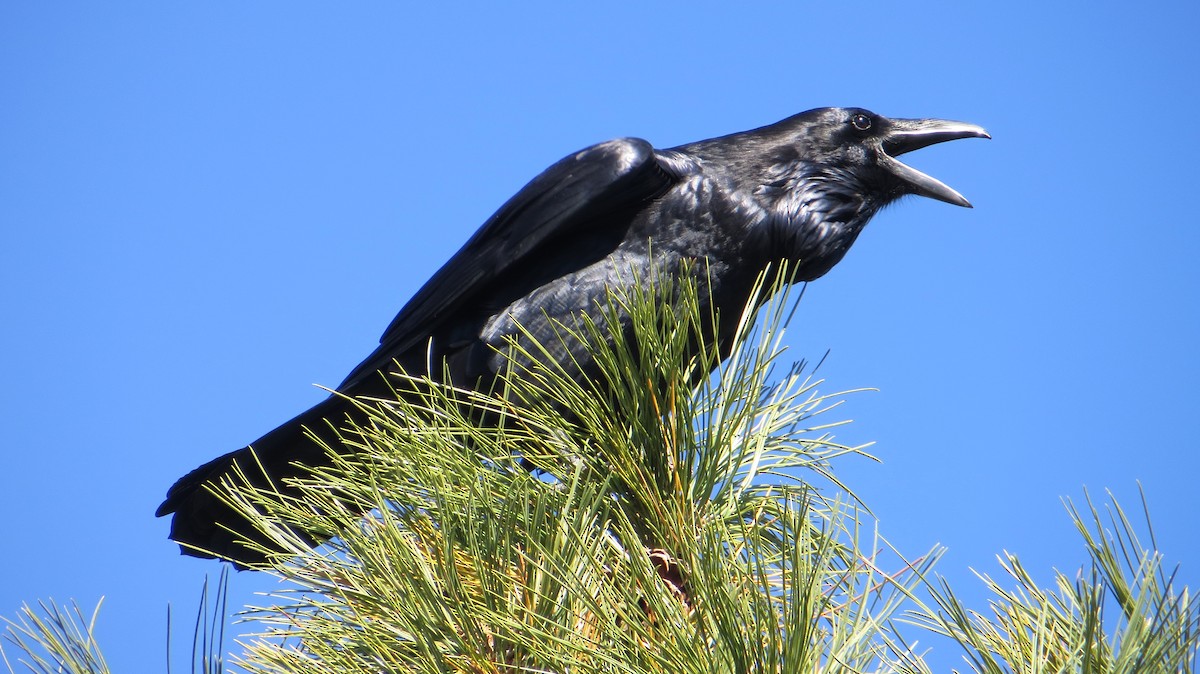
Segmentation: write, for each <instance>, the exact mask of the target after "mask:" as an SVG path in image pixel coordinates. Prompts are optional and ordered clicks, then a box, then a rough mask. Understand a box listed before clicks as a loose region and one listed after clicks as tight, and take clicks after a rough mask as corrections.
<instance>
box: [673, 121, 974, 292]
mask: <svg viewBox="0 0 1200 674" xmlns="http://www.w3.org/2000/svg"><path fill="white" fill-rule="evenodd" d="M959 138H990V136H988V134H987V132H986V131H984V130H983V128H982V127H979V126H976V125H974V124H967V123H965V122H951V121H947V120H942V119H888V118H887V117H884V116H882V115H877V114H875V113H873V112H871V111H869V110H864V109H862V108H818V109H816V110H809V111H808V112H802V113H800V114H798V115H794V116H792V117H789V118H787V119H785V120H783V121H781V122H777V123H775V124H772V125H770V126H765V127H762V128H759V129H754V130H752V131H747V132H744V133H738V134H733V135H731V136H725V137H722V138H715V139H713V140H710V141H703V142H700V143H695V144H693V145H690V146H685V147H683V148H681V149H683V150H684V151H685V152H688V153H690V154H692V155H693V156H695V157H696V158H698V159H699V160H700V163H701V165H702V166H704V171H705V172H706V173H709V174H712V175H715V176H718V177H719V178H718V179H720V180H724V181H726V183H727V184H729V185H730V186H732V187H733V188H734V190H735V191H736V192H738V193H740V194H742V195H745V196H746V197H747V198H748V199H747V200H748V201H750V202H753V203H754V204H756V205H757V207H758V208H759V209H761V210H760V211H759V212H760V213H763V214H765V217H763V218H762V219H761V220H756V221H755V222H754V224H752V225H751V227H752V230H751V231H753V232H758V233H762V234H764V235H765V236H762V237H751V240H753V241H757V242H759V244H760V245H759V246H758V248H761V249H762V250H763V251H764V252H766V253H767V254H768V255H771V256H782V257H785V258H788V259H793V260H801V261H803V264H804V268H803V269H802V270H801V275H802V277H803V278H805V279H811V278H816V277H817V276H820V275H821V274H824V273H825V272H826V271H828V270H829V269H830V268H831V267H832V266H833V265H834V264H836V263H837V262H838V260H840V259H841V258H842V256H843V255H844V254H845V252H846V250H847V249H848V248H849V247H850V245H851V244H852V243H853V242H854V240H855V238H856V237H857V236H858V233H859V232H860V231H861V230H862V228H863V226H865V225H866V224H867V221H868V220H870V219H871V217H872V216H873V215H874V214H875V213H877V212H878V211H879V209H881V208H883V207H884V206H886V205H887V204H889V203H891V202H893V201H895V200H896V199H899V198H900V197H903V196H905V195H908V194H916V195H920V196H924V197H929V198H931V199H937V200H939V201H945V202H946V203H950V204H954V205H956V206H966V207H970V205H971V204H970V202H968V201H967V200H966V199H965V198H964V197H963V196H962V195H961V194H959V193H958V192H956V191H955V190H953V189H952V188H950V187H949V186H948V185H946V184H945V183H943V182H941V181H940V180H938V179H936V178H934V177H932V176H929V175H926V174H924V173H922V172H920V171H918V170H917V169H915V168H912V167H911V166H909V165H907V164H905V163H903V162H901V161H900V159H899V157H900V156H901V155H903V154H905V153H908V152H912V151H913V150H919V149H921V148H923V147H928V146H930V145H933V144H935V143H942V142H945V141H948V140H956V139H959Z"/></svg>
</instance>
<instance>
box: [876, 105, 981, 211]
mask: <svg viewBox="0 0 1200 674" xmlns="http://www.w3.org/2000/svg"><path fill="white" fill-rule="evenodd" d="M959 138H991V136H989V135H988V132H987V131H984V130H983V127H981V126H976V125H974V124H967V123H966V122H951V121H949V120H945V119H893V120H891V127H890V128H889V129H888V133H887V135H886V136H885V137H884V139H883V151H884V153H885V155H884V158H883V161H882V164H883V166H884V167H885V168H887V169H888V170H889V171H891V172H892V173H893V174H895V175H896V177H898V178H900V179H901V180H903V181H904V182H905V183H907V184H908V185H909V186H910V187H911V188H912V191H913V192H914V193H916V194H919V195H921V196H923V197H929V198H930V199H937V200H938V201H944V202H946V203H948V204H954V205H955V206H963V207H965V208H971V202H969V201H967V200H966V199H965V198H963V195H961V194H959V193H958V192H956V191H954V189H953V188H951V187H950V186H949V185H947V184H946V183H944V182H942V181H940V180H938V179H937V178H934V177H933V176H929V175H925V174H924V173H921V172H920V171H918V170H916V169H915V168H913V167H911V166H909V165H907V164H905V163H903V162H901V161H900V160H899V159H896V157H899V156H900V155H902V154H904V153H905V152H912V151H913V150H920V149H921V148H923V147H929V146H930V145H934V144H935V143H944V142H946V141H948V140H958V139H959Z"/></svg>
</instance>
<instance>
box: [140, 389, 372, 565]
mask: <svg viewBox="0 0 1200 674" xmlns="http://www.w3.org/2000/svg"><path fill="white" fill-rule="evenodd" d="M355 409H356V408H355V407H354V405H353V404H352V403H351V402H349V401H348V400H346V399H345V398H343V397H341V396H337V395H335V396H330V397H329V398H327V399H326V400H325V401H323V402H321V403H320V404H318V405H316V406H315V407H313V408H311V409H309V410H308V411H306V412H304V413H303V414H300V415H299V416H297V417H296V418H294V419H292V420H291V421H289V422H287V423H285V424H283V425H282V426H280V427H278V428H276V429H275V430H273V431H271V432H270V433H268V434H266V435H264V436H263V437H261V438H259V439H258V440H257V441H255V442H253V443H251V445H250V446H247V447H242V448H241V449H237V450H234V451H232V452H229V453H228V454H225V455H223V456H219V457H217V458H216V459H213V460H212V461H209V462H208V463H206V464H204V465H202V466H200V467H199V468H196V469H195V470H193V471H191V472H190V473H188V474H187V475H184V476H183V477H182V478H180V479H179V480H178V481H177V482H175V484H174V485H172V486H171V488H170V489H169V490H168V491H167V497H166V499H165V500H164V501H163V502H162V504H161V505H160V506H158V510H157V511H155V513H154V514H155V516H157V517H163V516H166V515H170V514H172V513H173V514H174V517H173V518H172V520H171V536H170V537H171V540H174V541H175V542H176V543H179V548H180V551H181V552H182V553H183V554H185V555H191V556H193V557H205V558H212V557H221V558H224V559H229V560H232V561H234V562H235V563H236V564H237V565H238V566H240V567H244V566H246V565H248V564H253V563H257V562H262V561H264V555H263V554H262V553H261V552H258V551H256V550H254V549H252V548H250V547H247V546H246V541H252V542H254V543H258V544H260V545H264V546H267V547H270V545H269V541H267V540H265V538H264V537H263V536H262V535H261V534H260V533H259V532H258V531H257V530H256V529H255V528H254V526H253V525H252V524H251V523H250V521H249V520H247V519H246V518H245V517H244V516H243V515H242V514H241V513H239V512H238V511H237V510H235V509H234V508H232V507H231V506H230V505H229V504H228V503H226V502H225V501H224V500H223V499H222V498H221V497H220V496H218V495H217V494H214V493H213V491H212V490H213V489H220V487H219V486H218V485H220V483H221V481H222V478H227V477H232V476H233V475H234V471H235V465H236V467H237V468H238V469H240V471H241V473H242V474H243V475H244V476H245V477H246V479H247V480H248V481H249V482H250V483H251V484H253V485H254V486H256V487H264V488H265V487H267V486H268V485H269V486H271V487H272V488H274V489H275V490H277V491H278V492H279V493H281V494H284V495H287V494H288V493H289V492H291V491H294V488H292V487H290V486H289V481H290V480H289V478H295V477H299V476H303V475H306V474H307V473H308V472H309V470H310V469H312V468H319V467H322V466H325V465H328V464H329V456H328V454H327V453H326V451H325V450H324V448H323V447H321V445H320V444H319V443H318V442H316V441H314V439H313V437H311V436H315V437H317V438H319V439H320V440H321V441H323V442H324V443H326V444H328V445H329V446H331V447H337V446H339V445H340V440H339V439H338V437H337V434H336V433H335V432H334V430H333V428H332V427H331V426H330V423H331V422H332V423H334V424H335V425H339V426H340V425H343V424H344V422H346V421H347V419H348V418H350V419H352V418H354V417H356V416H359V415H358V414H355ZM268 476H269V478H268ZM268 479H269V481H268ZM298 533H301V535H302V536H303V535H304V534H303V532H298ZM306 538H307V537H306ZM314 543H315V541H314Z"/></svg>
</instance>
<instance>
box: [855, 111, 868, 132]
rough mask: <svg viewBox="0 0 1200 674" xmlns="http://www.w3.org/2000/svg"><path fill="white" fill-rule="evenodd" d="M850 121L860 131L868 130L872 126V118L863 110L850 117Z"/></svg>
mask: <svg viewBox="0 0 1200 674" xmlns="http://www.w3.org/2000/svg"><path fill="white" fill-rule="evenodd" d="M850 123H851V124H853V125H854V128H856V129H858V130H859V131H866V130H867V129H869V128H871V118H870V117H867V116H866V115H864V114H862V113H861V112H860V113H858V114H857V115H855V116H853V117H851V118H850Z"/></svg>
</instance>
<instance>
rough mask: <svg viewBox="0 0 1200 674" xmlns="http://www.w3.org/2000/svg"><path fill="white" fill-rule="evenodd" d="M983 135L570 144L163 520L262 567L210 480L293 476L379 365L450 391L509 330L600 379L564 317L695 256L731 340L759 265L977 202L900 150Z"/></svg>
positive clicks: (491, 363)
mask: <svg viewBox="0 0 1200 674" xmlns="http://www.w3.org/2000/svg"><path fill="white" fill-rule="evenodd" d="M989 137H990V136H988V134H987V132H986V131H984V130H983V129H982V128H981V127H978V126H975V125H973V124H966V123H963V122H952V121H945V120H938V119H888V118H886V117H883V116H880V115H877V114H874V113H872V112H870V111H868V110H864V109H861V108H820V109H815V110H809V111H808V112H803V113H800V114H798V115H794V116H792V117H789V118H787V119H784V120H783V121H780V122H777V123H775V124H771V125H769V126H764V127H761V128H758V129H754V130H751V131H745V132H742V133H735V134H731V135H728V136H722V137H719V138H713V139H710V140H703V141H700V142H696V143H690V144H687V145H681V146H679V147H676V148H672V149H669V150H656V149H654V148H653V147H652V146H651V145H650V143H648V142H646V141H644V140H641V139H637V138H622V139H618V140H612V141H608V142H605V143H600V144H598V145H593V146H591V147H589V148H586V149H584V150H580V151H579V152H576V153H575V154H572V155H570V156H568V157H566V158H565V159H562V160H561V161H559V162H558V163H556V164H554V165H553V166H551V167H550V168H548V169H546V170H545V171H544V172H543V173H542V174H541V175H539V176H537V177H536V178H534V179H533V181H532V182H530V183H529V184H528V185H526V186H525V187H524V188H523V189H522V190H521V191H520V192H518V193H517V194H516V196H514V197H512V198H511V199H510V200H509V201H508V202H507V203H505V204H504V205H503V206H502V207H501V208H500V210H499V211H497V212H496V214H495V215H493V216H492V217H491V218H490V219H489V220H488V221H487V222H485V223H484V225H483V226H482V227H481V228H480V229H479V231H478V232H476V233H475V235H474V236H472V237H471V238H470V239H469V240H468V241H467V243H466V244H465V245H464V246H463V247H462V249H461V250H459V251H458V252H457V253H456V254H455V255H454V256H453V257H452V258H450V260H449V261H448V262H447V263H446V264H445V265H444V266H443V267H442V268H441V269H440V270H438V271H437V273H435V274H434V275H433V277H432V278H431V279H430V280H429V281H428V282H427V283H426V284H425V285H424V286H423V287H422V288H421V289H420V290H419V291H417V294H416V295H414V296H413V298H412V299H411V300H409V302H408V304H406V305H405V306H404V308H403V309H401V310H400V313H399V314H398V315H397V316H396V318H395V320H393V321H392V323H391V325H389V326H388V327H387V330H386V331H384V333H383V337H382V339H381V340H380V345H379V348H377V349H376V350H375V351H374V352H373V353H372V354H371V355H369V356H367V358H366V360H364V361H363V362H362V363H361V364H359V365H358V367H356V368H354V370H353V371H352V372H351V373H350V374H349V376H348V377H346V380H345V381H343V382H342V383H341V385H339V386H338V387H337V392H338V394H339V395H332V396H330V397H329V398H327V399H326V400H325V401H323V402H321V403H319V404H318V405H316V406H315V407H313V408H312V409H310V410H308V411H306V412H304V413H302V414H300V415H299V416H297V417H296V418H294V419H292V420H291V421H288V422H287V423H285V424H283V425H281V426H279V427H278V428H276V429H275V430H273V431H271V432H269V433H267V434H266V435H264V436H262V437H261V438H259V439H258V440H256V441H255V442H253V443H252V444H251V446H250V447H253V449H254V457H252V456H251V454H250V451H251V449H250V447H244V448H242V449H238V450H236V451H233V452H230V453H229V454H226V455H224V456H221V457H218V458H216V459H214V460H212V461H210V462H208V463H206V464H204V465H202V466H200V467H199V468H196V469H195V470H193V471H192V472H190V473H188V474H187V475H185V476H184V477H182V478H181V479H180V480H179V481H178V482H176V483H175V484H174V486H172V487H171V489H170V490H169V492H168V493H167V498H166V500H165V501H163V503H162V505H161V506H159V508H158V511H157V513H156V515H157V516H159V517H162V516H164V515H168V514H170V513H174V514H175V516H174V518H173V521H172V523H171V538H172V539H173V540H175V541H176V542H178V543H179V544H180V548H181V549H182V551H183V552H184V553H185V554H189V555H194V556H199V557H213V556H219V557H223V558H227V559H233V560H236V561H237V562H239V563H252V562H255V561H261V559H262V556H261V554H259V553H255V552H253V551H251V550H249V549H247V548H246V547H244V546H243V545H242V544H240V542H239V541H241V540H245V539H255V538H259V537H256V536H254V535H253V533H252V529H251V528H250V526H249V524H248V523H247V522H246V521H245V520H244V519H243V518H242V517H241V516H240V515H238V514H237V513H236V512H234V511H233V510H232V509H231V508H229V507H228V506H227V505H225V504H224V503H223V502H222V501H221V500H220V499H219V498H218V497H217V496H215V495H214V494H213V493H212V491H210V490H211V488H212V487H213V486H215V485H217V484H218V483H219V482H220V480H221V479H222V477H224V476H227V475H229V474H230V472H231V470H232V469H233V466H234V464H235V462H236V463H237V464H238V465H239V466H240V467H241V468H243V469H245V471H246V473H247V474H248V475H250V476H251V477H252V475H251V474H253V473H258V472H260V471H257V469H256V468H255V466H256V464H255V458H257V461H258V465H261V468H262V471H261V472H263V473H265V475H266V476H267V477H269V478H270V480H271V481H272V483H273V484H274V485H275V486H276V487H277V488H279V489H281V490H283V491H286V490H287V489H288V486H287V478H290V477H295V476H297V475H302V474H305V473H306V470H305V468H304V467H319V466H321V465H324V464H327V463H328V461H329V460H328V458H327V457H326V455H325V453H324V450H323V449H322V448H321V447H320V445H319V444H318V443H317V442H314V441H313V439H312V438H310V437H307V436H306V429H307V432H309V433H311V434H313V435H315V436H316V437H318V438H320V439H321V440H322V441H324V442H326V443H328V444H329V445H330V446H333V447H338V446H340V445H341V443H340V441H339V439H338V437H337V434H336V431H335V430H334V427H335V426H337V425H338V424H341V423H345V422H346V421H347V420H348V419H349V420H354V419H361V417H359V416H357V415H359V414H361V412H356V410H355V407H354V405H353V404H352V403H351V402H350V401H349V400H347V397H364V396H365V397H383V396H387V395H390V394H391V391H392V388H391V386H390V385H389V383H388V377H387V373H388V372H389V371H396V369H397V368H400V369H402V370H403V371H404V372H407V373H408V374H410V375H424V374H430V375H436V376H439V377H440V376H442V374H443V373H444V374H445V375H447V376H448V377H449V378H450V380H451V381H453V382H454V383H455V384H456V385H459V386H463V385H466V386H474V387H476V388H478V389H481V390H486V389H487V388H488V387H489V386H490V385H491V384H492V383H493V382H494V381H495V380H496V377H497V374H498V373H500V372H503V371H504V370H505V369H506V368H511V367H516V366H520V365H521V363H517V362H511V361H510V360H509V359H510V358H516V356H513V355H512V354H513V352H512V351H510V350H506V349H504V348H503V347H504V346H505V344H506V340H508V339H514V338H521V339H526V338H528V337H532V338H535V339H538V340H539V341H540V342H542V345H543V346H544V347H546V348H547V349H548V350H547V352H546V353H545V355H544V356H543V357H545V358H553V359H555V360H556V361H558V362H559V363H572V368H573V372H574V374H575V376H578V377H581V378H583V377H590V376H593V375H594V374H595V373H594V369H595V368H594V367H593V366H592V364H591V362H590V359H589V357H588V353H587V350H586V348H585V345H584V344H582V343H570V342H567V343H564V342H562V341H561V340H560V339H559V337H558V334H559V333H558V331H557V330H556V325H558V324H562V323H567V324H576V323H577V319H578V317H579V316H580V315H582V314H585V313H587V314H591V315H593V317H595V318H600V316H599V315H598V314H599V312H600V311H601V310H602V305H605V298H606V293H607V292H609V291H610V289H614V288H615V289H619V288H621V287H627V286H628V285H629V284H630V283H634V282H635V279H636V278H647V277H648V274H649V273H650V271H651V270H652V269H658V270H677V269H680V263H682V262H686V261H688V260H695V261H702V262H703V263H704V264H703V265H693V266H692V268H693V269H703V270H704V271H705V272H706V273H707V275H708V279H707V282H706V283H705V284H703V286H704V289H705V292H706V295H707V296H705V297H702V298H701V301H702V302H703V303H705V304H706V306H705V307H702V308H703V309H705V310H706V311H707V310H708V309H719V310H721V311H720V313H719V316H721V317H722V318H720V319H719V320H720V322H721V325H718V333H719V334H718V335H717V340H718V343H720V340H722V339H724V340H728V339H729V338H730V336H731V334H732V332H733V329H732V328H733V325H732V324H733V322H735V321H736V320H737V315H738V313H739V312H740V310H741V309H742V307H743V306H744V305H745V303H746V302H747V301H748V300H749V299H750V294H751V292H752V288H753V285H754V282H755V280H756V278H757V277H758V275H759V274H760V272H762V271H763V270H764V269H765V268H766V267H767V266H768V265H770V264H772V263H775V262H780V261H787V262H788V263H790V264H791V265H792V269H793V270H794V271H795V280H796V281H810V280H812V279H815V278H818V277H820V276H822V275H823V274H825V273H826V272H828V271H829V270H830V269H831V268H832V267H833V266H834V265H835V264H837V263H838V262H839V261H840V260H841V259H842V257H843V256H844V255H845V254H846V251H847V250H848V249H849V248H850V245H851V244H852V243H854V240H855V239H856V238H857V237H858V234H859V232H860V231H862V228H863V226H865V225H866V224H867V221H868V220H870V219H871V217H872V216H873V215H875V213H876V212H878V211H879V210H880V209H881V208H883V207H884V206H886V205H888V204H889V203H891V202H893V201H895V200H896V199H898V198H900V197H902V196H905V195H909V194H916V195H920V196H925V197H930V198H933V199H937V200H940V201H944V202H947V203H950V204H954V205H957V206H966V207H970V203H968V202H967V200H966V199H964V198H963V196H962V195H960V194H959V193H958V192H956V191H954V190H953V189H951V188H950V187H948V186H947V185H945V184H943V183H942V182H940V181H938V180H936V179H934V178H932V177H930V176H928V175H926V174H924V173H922V172H920V171H918V170H916V169H914V168H912V167H909V166H907V165H905V164H903V163H901V162H900V160H899V159H897V157H899V156H900V155H902V154H904V153H906V152H910V151H913V150H918V149H920V148H923V147H926V146H929V145H932V144H934V143H940V142H943V141H949V140H955V139H959V138H989ZM605 306H607V305H605ZM522 329H523V330H524V331H525V334H524V335H522V332H521V331H522ZM543 337H544V338H545V339H541V338H543ZM571 359H574V361H573V362H572V360H571ZM252 468H254V470H252ZM258 481H259V482H262V476H260V477H259V480H258ZM234 532H237V533H234ZM239 565H240V564H239Z"/></svg>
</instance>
